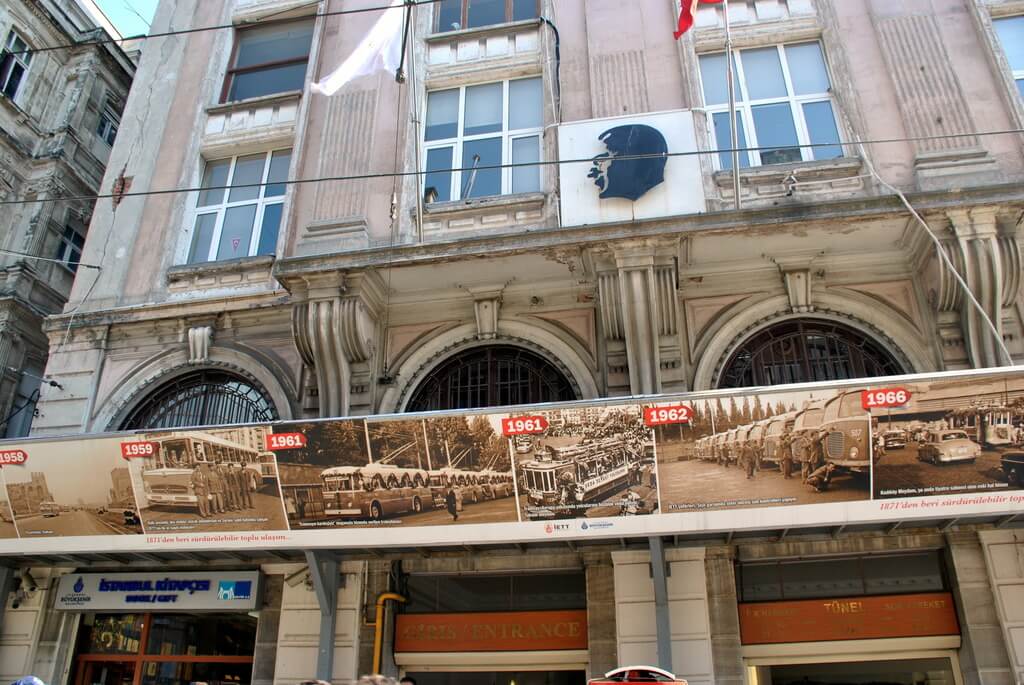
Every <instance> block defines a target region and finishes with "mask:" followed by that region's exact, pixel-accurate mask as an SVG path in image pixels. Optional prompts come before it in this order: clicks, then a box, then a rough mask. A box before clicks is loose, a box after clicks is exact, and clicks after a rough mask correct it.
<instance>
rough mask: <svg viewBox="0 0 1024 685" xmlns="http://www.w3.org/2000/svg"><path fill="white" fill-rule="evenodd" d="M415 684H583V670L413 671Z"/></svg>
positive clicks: (411, 674) (410, 674)
mask: <svg viewBox="0 0 1024 685" xmlns="http://www.w3.org/2000/svg"><path fill="white" fill-rule="evenodd" d="M406 675H409V676H412V677H413V678H415V679H416V685H584V683H586V680H587V679H586V674H585V673H584V672H583V671H490V672H487V671H483V672H481V671H454V672H441V673H427V672H424V673H415V672H410V673H407V674H406Z"/></svg>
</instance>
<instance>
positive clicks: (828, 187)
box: [713, 157, 865, 208]
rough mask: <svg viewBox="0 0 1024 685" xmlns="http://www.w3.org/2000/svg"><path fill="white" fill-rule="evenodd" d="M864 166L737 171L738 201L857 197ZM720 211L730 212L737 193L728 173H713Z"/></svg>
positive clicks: (839, 162)
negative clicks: (722, 209) (738, 182)
mask: <svg viewBox="0 0 1024 685" xmlns="http://www.w3.org/2000/svg"><path fill="white" fill-rule="evenodd" d="M862 169H863V162H862V161H861V160H860V158H856V157H843V158H840V159H831V160H827V161H822V162H799V163H795V164H773V165H768V166H759V167H750V168H746V169H741V170H740V199H741V201H742V202H743V203H744V204H745V205H748V206H755V207H756V206H759V204H758V203H759V202H760V203H761V204H765V205H769V204H770V205H774V204H778V203H779V202H780V201H785V200H788V199H790V198H792V201H793V202H800V203H806V202H808V200H810V199H812V198H818V197H821V198H823V199H825V198H827V199H830V200H834V199H837V198H840V197H843V196H846V195H850V196H854V195H859V194H860V193H861V192H862V191H863V190H864V180H865V179H864V178H863V174H862ZM713 180H714V186H715V188H716V190H717V191H718V196H719V200H718V202H719V203H721V208H726V207H728V208H731V207H732V204H733V201H734V198H735V197H736V193H735V191H734V188H733V180H732V172H731V171H727V170H725V171H716V172H715V174H714V177H713Z"/></svg>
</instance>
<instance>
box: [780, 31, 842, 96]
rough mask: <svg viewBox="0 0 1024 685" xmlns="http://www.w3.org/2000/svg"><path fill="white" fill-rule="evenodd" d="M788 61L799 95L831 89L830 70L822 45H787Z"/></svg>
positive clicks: (790, 73)
mask: <svg viewBox="0 0 1024 685" xmlns="http://www.w3.org/2000/svg"><path fill="white" fill-rule="evenodd" d="M786 62H787V63H788V64H789V79H790V81H792V82H793V90H794V91H795V92H796V94H797V95H811V94H813V93H827V92H828V91H829V88H830V87H831V84H830V83H829V82H828V70H827V69H826V68H825V58H824V57H823V56H822V54H821V46H820V45H818V44H817V43H804V44H803V45H787V46H786Z"/></svg>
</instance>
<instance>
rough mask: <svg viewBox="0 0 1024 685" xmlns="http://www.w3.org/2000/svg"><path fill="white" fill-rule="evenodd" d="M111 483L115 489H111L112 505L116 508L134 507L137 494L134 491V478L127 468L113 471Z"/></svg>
mask: <svg viewBox="0 0 1024 685" xmlns="http://www.w3.org/2000/svg"><path fill="white" fill-rule="evenodd" d="M110 481H111V483H113V485H114V487H112V488H110V504H111V506H115V507H134V506H135V494H134V491H133V490H132V477H131V475H129V473H128V468H127V467H122V468H117V469H113V470H112V471H111V472H110Z"/></svg>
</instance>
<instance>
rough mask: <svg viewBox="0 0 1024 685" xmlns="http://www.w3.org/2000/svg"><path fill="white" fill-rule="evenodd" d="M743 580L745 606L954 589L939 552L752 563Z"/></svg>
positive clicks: (746, 567) (743, 566)
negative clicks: (950, 584)
mask: <svg viewBox="0 0 1024 685" xmlns="http://www.w3.org/2000/svg"><path fill="white" fill-rule="evenodd" d="M739 580H740V582H739V586H740V587H739V589H740V601H741V602H772V601H781V600H801V599H820V598H826V597H860V596H868V595H894V594H909V593H922V592H942V591H944V590H947V589H948V584H947V582H946V578H945V574H944V570H943V566H942V561H941V559H940V557H939V554H938V553H937V552H924V553H917V554H900V555H892V556H864V557H846V558H841V559H819V560H813V561H777V562H767V563H746V564H741V565H740V567H739Z"/></svg>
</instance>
